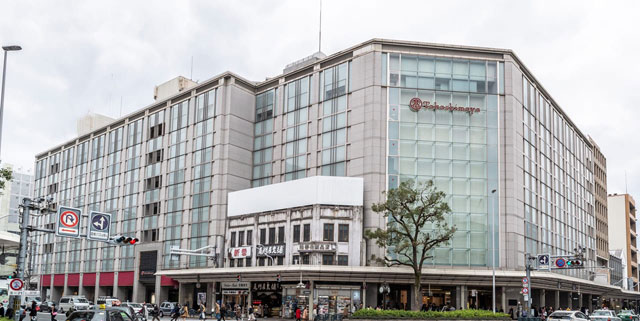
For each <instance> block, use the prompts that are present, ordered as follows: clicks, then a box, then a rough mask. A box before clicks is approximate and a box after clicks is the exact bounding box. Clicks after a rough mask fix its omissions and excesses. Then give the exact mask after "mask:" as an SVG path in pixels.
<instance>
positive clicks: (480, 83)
mask: <svg viewBox="0 0 640 321" xmlns="http://www.w3.org/2000/svg"><path fill="white" fill-rule="evenodd" d="M385 56H386V55H385ZM497 64H498V62H497V61H484V60H459V59H444V58H434V57H428V56H412V55H404V54H402V55H401V54H389V62H388V66H389V75H388V77H389V79H388V81H389V84H390V87H389V88H388V90H389V91H388V93H389V94H388V99H389V100H388V163H387V165H388V168H387V173H388V179H387V183H388V188H389V189H391V188H396V187H397V186H398V184H399V182H402V181H406V180H414V181H417V182H420V181H427V180H433V181H434V183H435V186H436V187H437V189H438V190H440V191H443V192H445V193H446V194H447V202H448V203H449V206H450V207H451V210H452V212H451V214H450V215H448V216H447V218H446V219H447V222H448V223H449V224H450V225H455V226H456V229H457V231H456V233H455V235H454V236H453V238H452V240H451V241H450V242H449V244H448V245H446V246H441V247H438V248H436V249H435V250H434V251H433V253H431V255H432V256H433V258H432V259H430V260H428V261H427V263H426V264H429V265H462V266H472V265H477V266H490V265H491V262H490V249H491V246H490V245H491V240H490V235H489V232H488V231H489V224H490V223H491V222H492V220H491V218H492V217H490V216H489V214H490V213H493V211H492V210H491V204H490V201H491V196H492V195H491V191H492V190H493V189H497V186H498V101H499V97H498V75H497V69H498V67H497ZM383 82H384V81H383ZM414 98H418V99H419V100H420V101H421V102H422V104H419V107H418V108H417V111H416V109H415V108H411V107H412V106H410V104H411V103H412V100H413V99H414ZM414 101H415V100H414ZM428 106H440V107H433V108H432V107H428ZM447 107H453V108H447ZM458 107H470V108H472V109H471V110H472V111H473V112H468V111H465V110H469V108H467V109H458ZM494 218H495V217H494ZM494 222H496V224H497V220H495V221H494ZM429 228H430V227H429ZM496 231H497V229H496ZM496 235H497V233H496ZM497 242H498V240H497V238H496V244H497ZM497 254H498V253H497V251H496V261H497V260H498V255H497Z"/></svg>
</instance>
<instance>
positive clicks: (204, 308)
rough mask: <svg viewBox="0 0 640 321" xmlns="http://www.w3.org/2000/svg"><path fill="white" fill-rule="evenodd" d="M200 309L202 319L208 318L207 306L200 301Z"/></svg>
mask: <svg viewBox="0 0 640 321" xmlns="http://www.w3.org/2000/svg"><path fill="white" fill-rule="evenodd" d="M199 311H200V320H204V319H206V317H207V307H205V306H204V303H203V302H200V306H199Z"/></svg>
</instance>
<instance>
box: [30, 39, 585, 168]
mask: <svg viewBox="0 0 640 321" xmlns="http://www.w3.org/2000/svg"><path fill="white" fill-rule="evenodd" d="M372 44H381V45H382V44H390V45H399V46H408V47H423V48H433V49H446V50H457V51H466V52H481V53H497V54H503V55H509V56H511V57H512V58H513V59H514V61H515V62H516V63H517V64H518V66H519V67H520V68H521V71H522V72H523V73H524V74H525V75H526V76H527V77H528V78H529V79H531V80H532V81H534V82H535V84H536V87H537V88H538V89H539V90H541V91H542V92H543V93H544V95H545V97H547V99H549V100H550V101H551V102H552V103H553V105H554V106H555V107H556V108H557V109H558V111H559V112H560V113H561V114H562V115H563V116H564V118H565V120H566V121H568V122H569V123H570V124H571V125H572V127H573V128H574V129H575V130H576V132H577V133H578V134H579V135H580V136H582V137H583V138H584V140H585V142H586V143H587V144H588V145H589V146H590V147H592V144H591V142H590V141H589V137H588V136H587V135H585V134H584V133H583V132H582V131H581V130H580V128H578V126H576V124H575V123H574V122H573V121H572V120H571V118H570V117H569V115H568V114H567V113H566V112H565V111H564V110H563V109H562V108H561V107H560V105H559V104H558V103H557V102H556V101H555V99H553V97H552V96H551V94H550V93H549V92H548V91H547V90H546V89H545V88H544V87H543V86H542V84H541V82H540V81H538V79H537V78H536V77H535V76H533V73H532V72H531V71H530V70H529V69H528V68H527V67H526V65H525V64H524V63H523V62H522V60H521V59H520V58H519V57H518V55H516V53H515V52H514V51H513V50H511V49H502V48H491V47H480V46H465V45H452V44H442V43H432V42H420V41H409V40H397V39H385V38H372V39H369V40H366V41H364V42H361V43H359V44H356V45H353V46H351V47H348V48H346V49H343V50H340V51H338V52H335V53H333V54H330V55H327V56H326V57H325V58H323V59H320V60H318V61H316V62H315V63H314V64H322V63H324V62H327V61H331V60H332V59H335V58H337V57H340V56H342V55H344V54H346V53H349V52H353V51H355V50H357V49H360V48H363V47H366V46H369V45H372ZM299 71H300V70H299V69H297V70H292V71H290V72H288V73H281V74H279V75H276V76H273V77H268V78H267V79H265V80H264V81H251V80H248V79H246V78H244V77H242V76H240V75H238V74H236V73H234V72H232V71H225V72H222V73H220V74H218V75H215V76H213V77H211V78H209V79H206V80H204V81H202V82H201V83H198V84H197V85H196V86H194V87H192V88H190V89H189V90H191V91H193V90H198V89H200V88H203V87H205V86H207V85H209V84H211V83H213V82H215V81H218V80H220V79H224V78H227V77H233V78H234V79H237V80H240V81H241V82H243V83H245V84H246V85H249V86H251V87H253V88H254V90H256V89H258V88H259V87H260V86H263V85H267V84H269V83H271V82H274V81H275V80H276V79H280V78H283V77H287V76H290V75H293V74H295V73H297V72H299ZM275 83H276V84H277V83H279V82H275ZM184 94H185V92H179V93H176V94H174V95H172V96H169V97H166V98H165V99H163V100H161V101H155V102H152V103H150V104H148V105H146V106H144V107H142V108H139V109H136V110H134V111H133V112H131V113H129V114H127V115H125V116H122V117H119V118H116V119H115V120H114V121H113V122H111V123H109V124H108V125H106V126H102V127H100V128H97V129H95V130H93V131H91V132H89V133H87V134H85V135H81V136H76V137H75V138H73V139H70V140H67V141H65V142H63V143H61V144H58V145H56V146H54V147H53V148H49V149H47V150H45V151H43V152H40V153H37V154H35V159H36V160H38V159H41V158H43V157H45V156H46V155H47V154H48V153H49V152H51V151H54V150H57V149H59V148H63V147H64V146H66V145H68V144H70V143H72V142H73V141H75V140H77V139H79V138H83V137H86V136H91V135H92V134H93V133H95V132H99V131H102V130H105V129H106V128H108V127H110V126H111V125H113V124H116V123H119V122H121V121H124V120H126V119H127V118H130V117H131V116H135V115H137V114H139V113H140V112H141V111H144V110H146V109H149V108H152V107H155V106H160V105H163V104H166V103H167V102H169V101H171V100H172V99H174V98H176V97H178V96H181V95H184Z"/></svg>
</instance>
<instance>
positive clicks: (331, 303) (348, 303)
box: [316, 285, 362, 317]
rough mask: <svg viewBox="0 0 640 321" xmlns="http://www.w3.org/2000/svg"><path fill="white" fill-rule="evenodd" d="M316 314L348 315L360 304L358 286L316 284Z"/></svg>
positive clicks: (359, 289)
mask: <svg viewBox="0 0 640 321" xmlns="http://www.w3.org/2000/svg"><path fill="white" fill-rule="evenodd" d="M316 293H317V295H318V297H317V302H318V305H317V314H318V315H341V316H342V317H348V316H349V314H351V313H352V312H353V311H355V310H356V309H357V308H359V307H360V305H361V304H362V299H361V298H362V296H361V294H362V292H361V288H360V287H359V286H350V285H338V286H331V285H317V286H316Z"/></svg>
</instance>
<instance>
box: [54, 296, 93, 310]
mask: <svg viewBox="0 0 640 321" xmlns="http://www.w3.org/2000/svg"><path fill="white" fill-rule="evenodd" d="M71 308H73V310H75V311H81V310H89V301H88V300H87V298H85V297H84V296H82V295H72V296H63V297H61V298H60V303H59V304H58V309H59V310H60V312H65V311H69V309H71Z"/></svg>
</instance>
